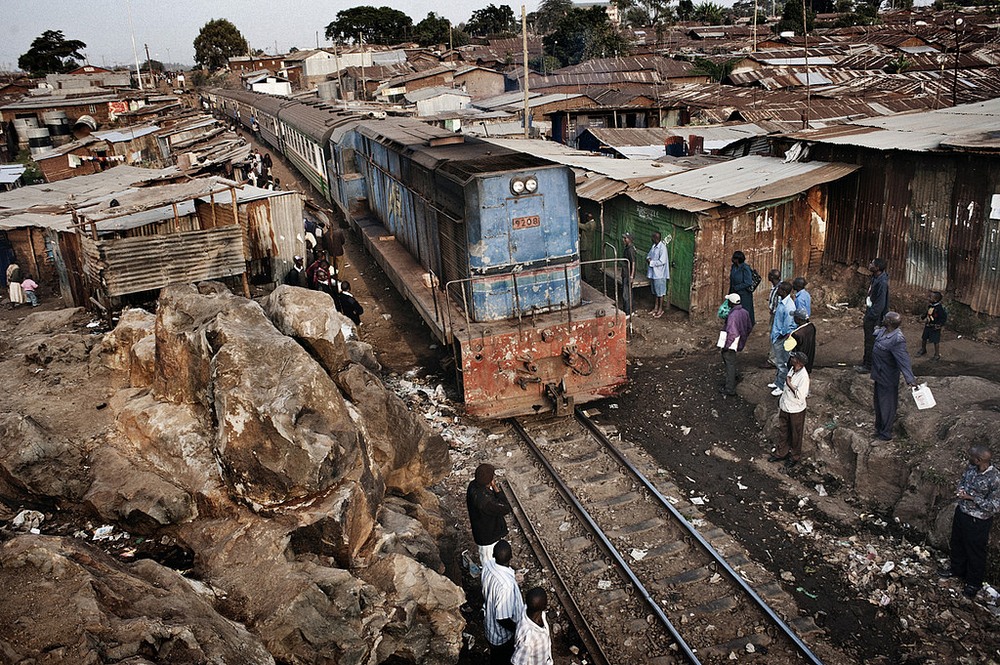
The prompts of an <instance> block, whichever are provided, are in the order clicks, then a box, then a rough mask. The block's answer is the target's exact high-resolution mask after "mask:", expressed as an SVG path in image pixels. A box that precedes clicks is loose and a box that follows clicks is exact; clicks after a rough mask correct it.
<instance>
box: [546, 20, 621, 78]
mask: <svg viewBox="0 0 1000 665" xmlns="http://www.w3.org/2000/svg"><path fill="white" fill-rule="evenodd" d="M542 41H543V43H544V45H545V53H546V54H547V55H552V56H553V57H555V58H557V59H558V60H559V62H560V63H561V64H562V65H563V66H566V65H575V64H577V63H579V62H582V61H583V60H587V59H589V58H612V57H616V56H623V55H628V53H629V43H628V40H626V39H625V37H623V36H622V34H621V33H620V32H618V29H617V28H615V26H614V25H613V24H612V23H611V21H610V20H608V15H607V14H606V13H605V11H604V8H603V7H588V8H587V9H579V8H574V9H573V10H572V11H570V12H569V13H568V14H566V16H564V17H563V18H562V20H560V21H559V24H558V26H557V27H556V30H555V31H554V32H553V33H552V34H549V35H547V36H545V37H544V39H543V40H542Z"/></svg>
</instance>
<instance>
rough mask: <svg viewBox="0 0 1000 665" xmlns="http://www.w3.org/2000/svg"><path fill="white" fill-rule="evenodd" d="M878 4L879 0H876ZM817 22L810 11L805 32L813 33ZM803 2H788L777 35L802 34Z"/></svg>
mask: <svg viewBox="0 0 1000 665" xmlns="http://www.w3.org/2000/svg"><path fill="white" fill-rule="evenodd" d="M875 1H876V2H878V1H879V0H875ZM815 22H816V12H814V11H812V10H808V11H807V12H806V21H805V23H806V24H805V31H806V32H812V29H813V24H814V23H815ZM802 27H803V26H802V0H788V1H787V2H786V3H785V9H784V10H783V11H782V12H781V20H780V21H778V23H777V24H776V25H775V26H774V31H775V32H777V33H782V32H794V33H795V34H797V35H801V34H802Z"/></svg>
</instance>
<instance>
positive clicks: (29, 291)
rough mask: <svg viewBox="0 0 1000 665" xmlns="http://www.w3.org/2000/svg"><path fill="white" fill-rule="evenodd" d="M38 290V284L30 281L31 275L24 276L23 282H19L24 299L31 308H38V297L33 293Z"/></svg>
mask: <svg viewBox="0 0 1000 665" xmlns="http://www.w3.org/2000/svg"><path fill="white" fill-rule="evenodd" d="M37 289H38V283H37V282H36V281H35V280H33V279H31V275H25V277H24V281H22V282H21V290H22V291H24V297H25V298H27V299H28V302H30V303H31V306H32V307H38V304H39V303H38V295H37V294H36V293H35V291H36V290H37Z"/></svg>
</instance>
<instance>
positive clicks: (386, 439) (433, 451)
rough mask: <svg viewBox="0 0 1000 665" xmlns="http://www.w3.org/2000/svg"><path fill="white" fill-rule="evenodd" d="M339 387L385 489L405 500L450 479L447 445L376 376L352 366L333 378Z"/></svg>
mask: <svg viewBox="0 0 1000 665" xmlns="http://www.w3.org/2000/svg"><path fill="white" fill-rule="evenodd" d="M337 385H339V386H340V388H341V390H342V391H343V392H344V394H345V395H346V396H347V398H348V399H350V400H351V402H352V404H353V407H354V409H356V411H357V413H358V417H357V418H356V420H357V423H358V426H359V427H360V428H361V429H362V431H363V433H364V436H365V440H366V441H367V442H368V445H369V449H370V451H371V455H372V457H373V458H374V462H375V464H376V465H377V466H378V468H379V469H380V470H381V471H382V475H383V476H384V478H385V484H386V488H388V489H390V490H393V491H395V492H397V493H399V494H408V493H410V492H413V491H415V490H418V489H422V488H424V487H428V486H430V485H433V484H435V483H437V482H438V481H440V480H441V479H442V478H444V477H445V476H447V475H448V473H449V472H450V471H451V457H450V455H449V453H448V444H447V443H446V442H445V440H444V439H443V438H442V437H441V435H440V434H437V433H435V432H433V431H432V430H431V429H430V428H429V427H428V426H427V424H426V422H425V421H424V420H423V419H422V418H420V417H419V416H418V415H416V414H414V413H413V412H411V411H410V410H409V409H407V408H406V404H405V403H404V402H403V400H401V399H400V398H399V396H398V395H396V394H395V393H393V392H392V391H390V390H387V389H386V387H385V386H384V385H383V384H382V382H381V381H379V379H378V378H377V377H376V376H375V375H374V374H372V373H371V372H369V371H368V370H366V369H365V368H363V367H361V366H360V365H353V364H352V365H350V366H349V367H348V368H347V369H345V370H343V371H342V372H340V373H339V374H337Z"/></svg>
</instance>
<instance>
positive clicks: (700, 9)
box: [694, 2, 726, 25]
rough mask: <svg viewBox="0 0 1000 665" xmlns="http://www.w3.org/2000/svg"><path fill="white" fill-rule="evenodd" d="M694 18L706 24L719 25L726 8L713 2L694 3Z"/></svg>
mask: <svg viewBox="0 0 1000 665" xmlns="http://www.w3.org/2000/svg"><path fill="white" fill-rule="evenodd" d="M694 18H695V20H696V21H701V22H702V23H706V24H708V25H719V24H720V23H722V22H723V21H724V20H725V19H726V10H725V8H724V7H723V6H722V5H717V4H715V3H714V2H701V3H698V4H697V5H695V8H694Z"/></svg>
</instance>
